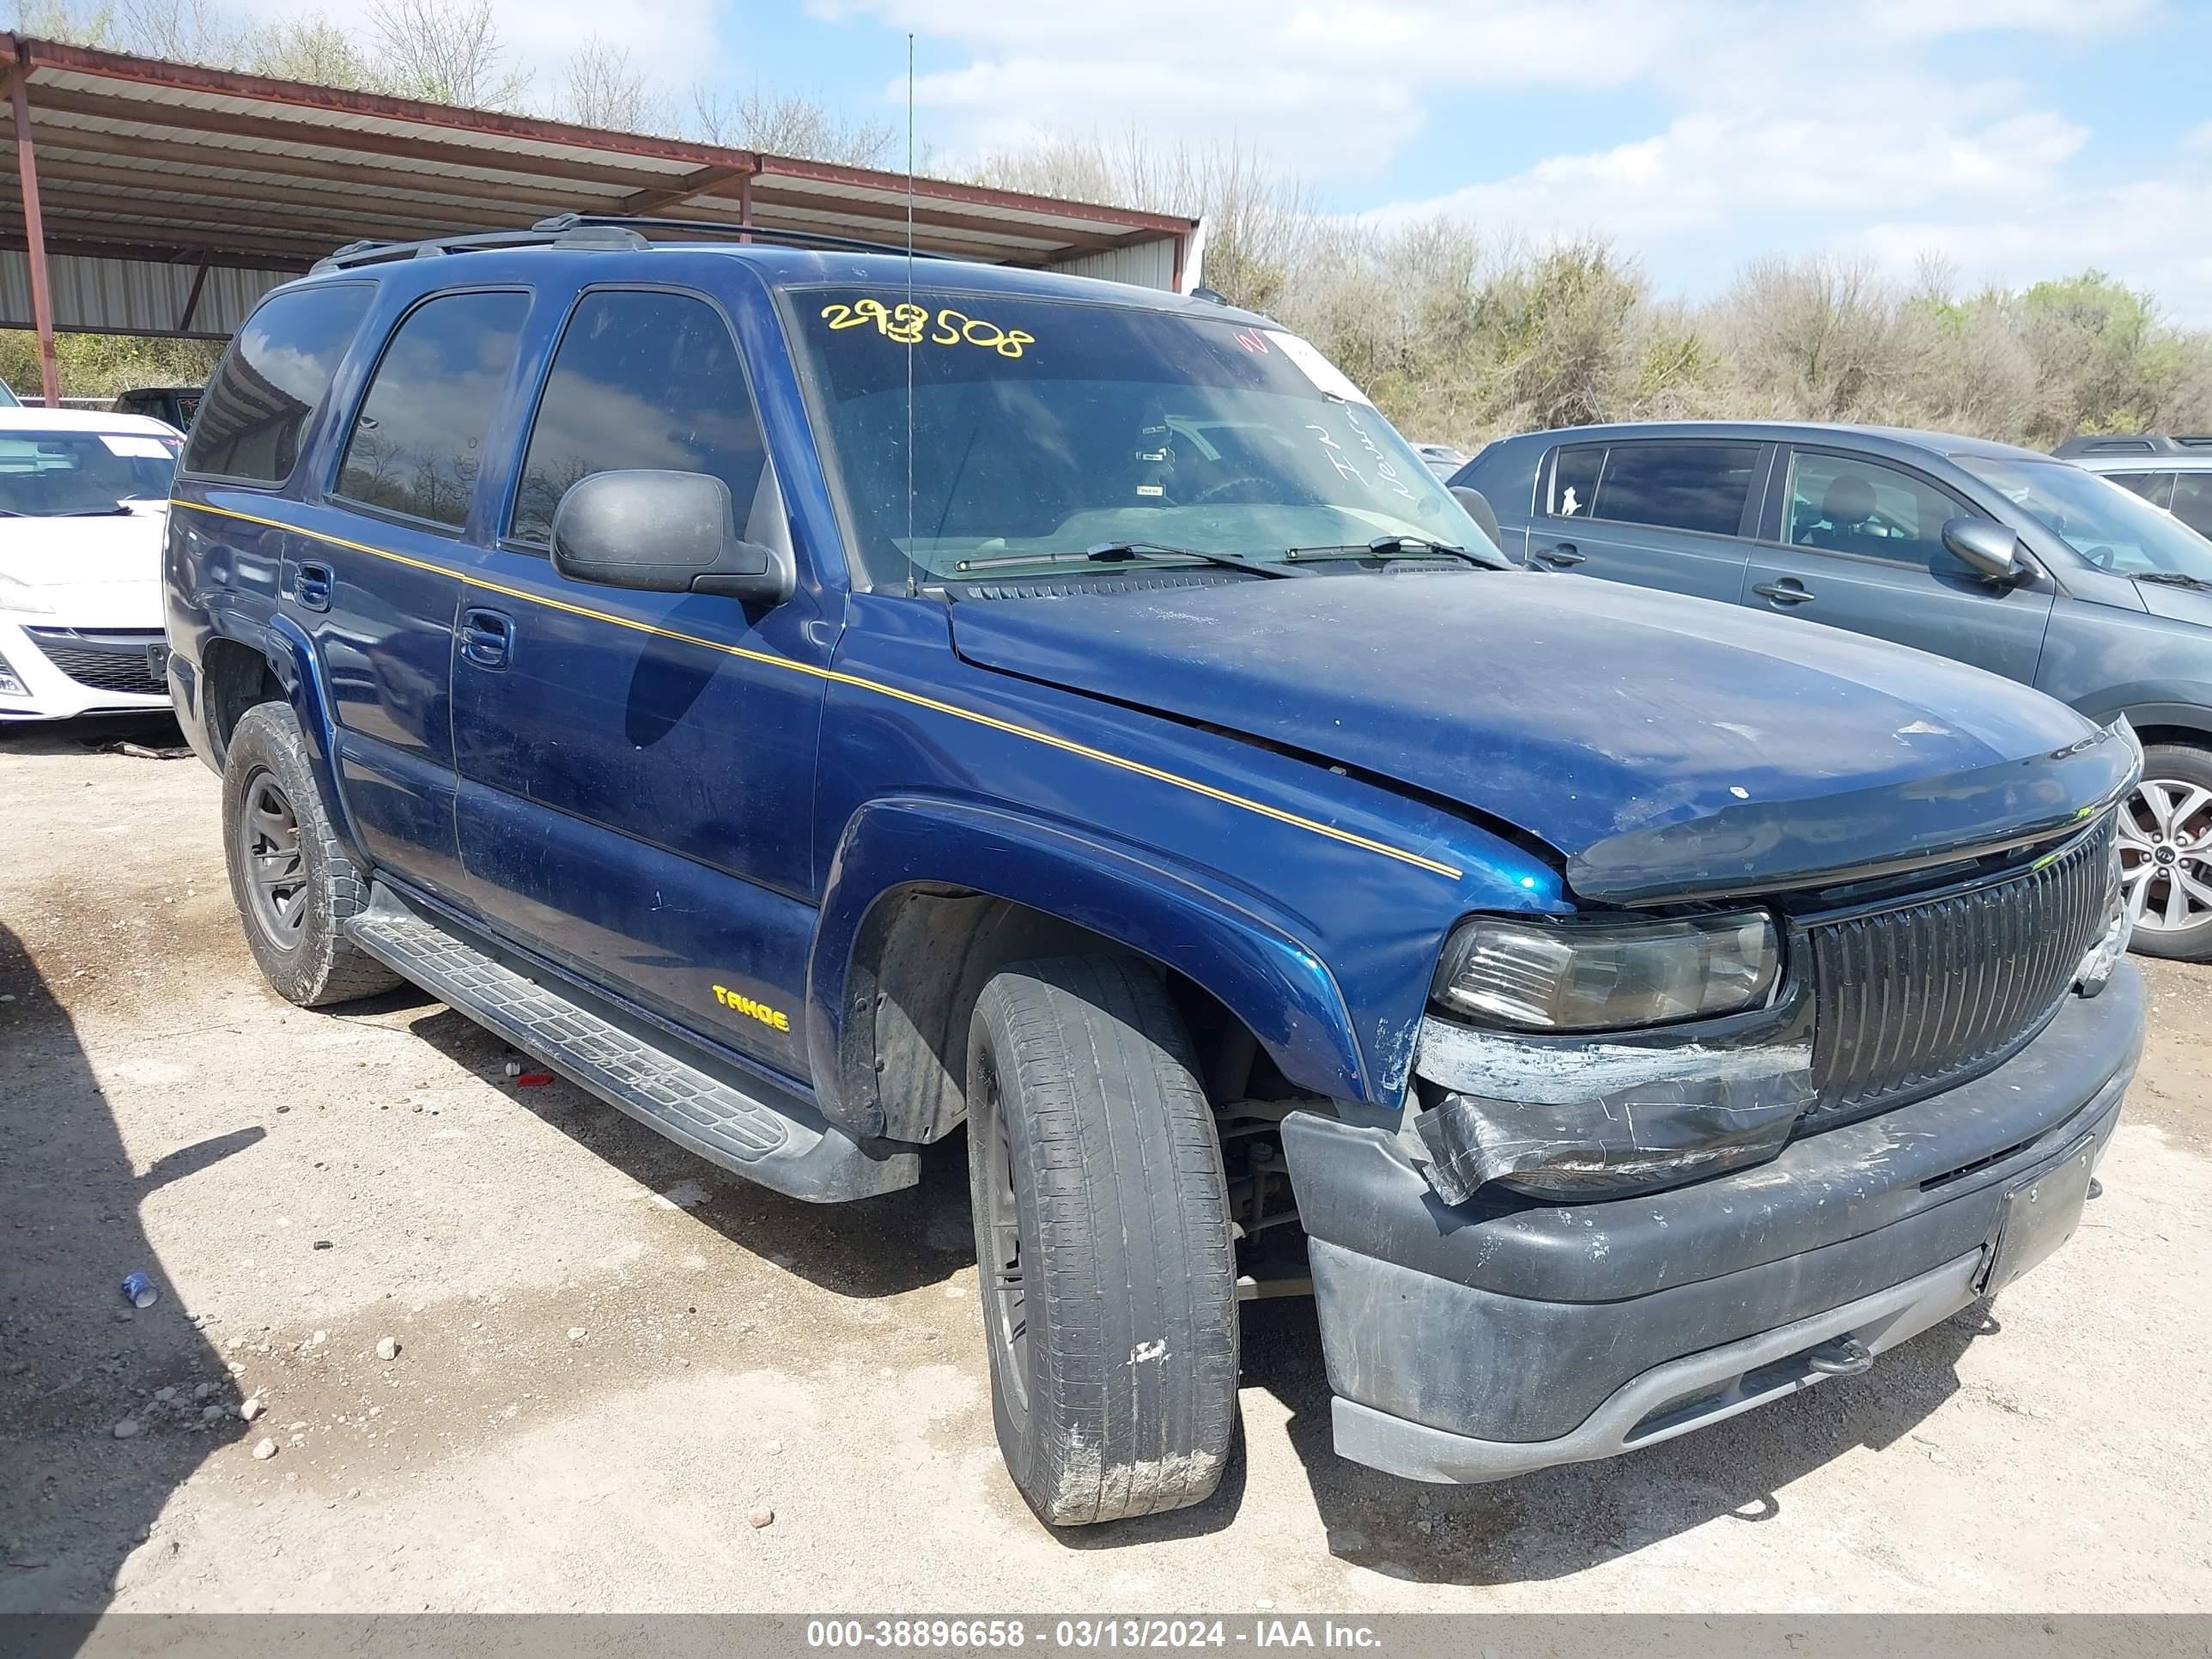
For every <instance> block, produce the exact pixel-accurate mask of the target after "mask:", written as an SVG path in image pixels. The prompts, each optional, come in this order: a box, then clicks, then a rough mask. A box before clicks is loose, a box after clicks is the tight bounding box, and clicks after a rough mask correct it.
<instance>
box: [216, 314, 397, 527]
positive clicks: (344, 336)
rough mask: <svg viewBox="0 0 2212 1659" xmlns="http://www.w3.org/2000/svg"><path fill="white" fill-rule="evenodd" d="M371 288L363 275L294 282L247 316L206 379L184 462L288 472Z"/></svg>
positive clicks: (222, 472)
mask: <svg viewBox="0 0 2212 1659" xmlns="http://www.w3.org/2000/svg"><path fill="white" fill-rule="evenodd" d="M375 292H376V289H375V287H374V284H372V283H332V284H330V285H327V286H325V287H319V288H305V289H295V290H293V291H292V292H290V293H288V294H279V295H274V296H273V297H271V298H270V300H268V301H265V302H264V304H263V305H262V306H261V307H259V308H258V310H256V311H255V312H254V313H253V314H252V316H251V317H249V318H247V319H246V326H245V327H243V328H241V329H240V330H239V331H238V336H237V337H236V338H235V339H234V340H233V341H232V342H231V344H230V349H229V350H228V351H226V352H225V353H224V354H223V358H222V363H221V364H220V365H219V366H218V367H217V368H216V372H215V378H214V380H211V381H210V382H209V386H208V392H207V397H206V400H205V407H204V408H203V409H202V410H200V412H199V416H198V418H197V419H196V420H194V421H193V422H192V434H191V442H190V443H188V444H187V445H186V446H185V457H184V470H185V471H186V472H188V473H197V474H200V475H203V476H205V477H218V478H236V479H239V480H240V481H242V482H245V483H262V484H281V483H283V482H284V481H285V480H286V479H287V478H289V477H291V476H292V469H293V468H294V467H295V466H296V465H298V464H299V459H300V448H301V444H302V442H303V441H305V438H306V434H307V427H308V424H309V423H310V422H312V421H313V419H314V416H315V411H316V410H318V409H319V408H320V407H321V406H322V403H323V399H324V398H326V397H328V396H329V395H330V389H331V380H332V378H333V377H334V376H335V375H336V374H337V371H338V364H339V363H340V362H343V360H344V357H345V354H346V349H347V347H349V345H351V344H352V343H353V337H354V335H355V334H356V331H359V329H360V327H361V319H362V316H363V315H364V314H365V313H367V312H368V302H369V301H370V299H371V298H372V297H373V296H374V294H375Z"/></svg>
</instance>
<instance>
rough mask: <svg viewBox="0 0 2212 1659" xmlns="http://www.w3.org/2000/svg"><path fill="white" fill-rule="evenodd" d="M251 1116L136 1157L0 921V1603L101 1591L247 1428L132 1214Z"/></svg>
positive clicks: (159, 1543) (66, 1601)
mask: <svg viewBox="0 0 2212 1659" xmlns="http://www.w3.org/2000/svg"><path fill="white" fill-rule="evenodd" d="M263 1133H264V1131H263V1130H262V1129H261V1128H260V1127H258V1126H253V1127H240V1128H238V1129H234V1130H231V1131H228V1132H227V1133H222V1134H218V1135H215V1136H211V1137H210V1138H208V1139H204V1140H201V1141H199V1142H197V1143H196V1144H193V1145H191V1146H181V1147H178V1148H176V1149H174V1150H173V1151H169V1152H165V1153H163V1154H162V1155H161V1157H159V1158H156V1159H155V1162H154V1163H153V1164H151V1166H150V1167H149V1168H148V1169H147V1170H144V1171H143V1173H141V1172H140V1171H139V1170H137V1169H136V1168H135V1167H134V1164H133V1161H132V1158H131V1153H130V1152H128V1151H127V1150H126V1149H125V1146H124V1144H123V1139H122V1137H121V1135H120V1133H119V1132H118V1128H117V1126H116V1123H115V1120H114V1117H113V1115H112V1113H111V1111H110V1109H109V1107H108V1103H107V1100H106V1096H105V1094H104V1093H103V1091H102V1089H101V1086H100V1081H99V1079H97V1078H96V1077H95V1076H94V1073H93V1070H92V1067H91V1065H90V1063H89V1062H88V1060H87V1058H86V1055H85V1051H84V1048H83V1045H82V1043H81V1042H80V1041H79V1039H78V1036H77V1033H76V1026H75V1024H74V1022H73V1021H72V1020H71V1019H70V1014H69V1012H68V1010H67V1009H66V1008H65V1007H64V1006H62V1005H61V1004H60V1003H59V1002H58V1000H57V999H56V998H55V996H54V995H53V993H52V990H51V988H50V987H48V985H47V984H46V981H45V979H44V977H43V976H42V975H40V972H39V970H38V968H37V966H36V965H35V964H34V963H33V962H32V960H31V958H30V956H29V953H28V952H27V951H26V950H25V949H24V947H23V945H22V943H21V940H20V939H18V938H17V936H16V935H15V933H14V932H13V931H12V930H10V929H9V927H7V926H5V925H4V924H0V1256H4V1258H5V1260H6V1264H7V1265H6V1269H5V1272H4V1273H0V1613H28V1612H40V1613H58V1612H69V1613H97V1612H99V1611H100V1610H101V1609H102V1608H104V1607H106V1606H107V1605H108V1603H109V1601H111V1600H112V1598H113V1595H114V1594H115V1592H116V1591H117V1590H118V1589H121V1588H123V1587H125V1585H127V1584H128V1583H129V1582H130V1577H131V1573H132V1572H133V1571H134V1570H135V1565H136V1561H137V1559H139V1558H145V1559H151V1558H155V1557H158V1556H160V1555H161V1554H162V1553H165V1552H166V1551H167V1550H168V1549H170V1548H173V1544H172V1543H171V1542H170V1541H168V1540H166V1539H164V1538H163V1537H162V1536H161V1533H160V1531H159V1529H158V1522H159V1520H160V1517H161V1513H162V1510H163V1508H164V1506H165V1505H166V1504H167V1502H168V1500H169V1498H170V1495H171V1494H172V1493H173V1492H174V1491H175V1490H176V1489H177V1487H178V1486H180V1485H181V1484H182V1483H183V1482H184V1481H185V1480H186V1479H188V1478H189V1477H190V1476H191V1474H192V1472H193V1471H194V1470H195V1469H197V1468H198V1467H199V1465H200V1464H201V1462H204V1460H205V1459H206V1458H208V1457H209V1456H210V1455H212V1454H214V1453H215V1452H216V1451H218V1450H219V1449H222V1447H224V1446H226V1445H228V1444H229V1443H231V1442H232V1441H234V1440H235V1439H237V1438H239V1437H240V1436H242V1435H243V1434H244V1433H245V1432H246V1425H245V1424H243V1423H242V1422H240V1420H239V1419H238V1418H237V1417H236V1416H235V1414H234V1413H233V1412H232V1411H231V1410H230V1408H231V1407H234V1406H235V1405H236V1404H237V1402H238V1394H237V1390H236V1389H235V1387H234V1383H233V1379H232V1377H231V1376H230V1373H229V1371H228V1369H227V1367H226V1366H225V1364H224V1363H223V1360H222V1356H221V1355H220V1354H219V1353H218V1352H216V1349H215V1346H213V1344H212V1343H210V1341H209V1340H207V1339H206V1337H204V1335H203V1334H202V1333H201V1331H200V1330H199V1328H197V1325H196V1323H195V1322H194V1321H193V1320H192V1318H191V1315H190V1309H191V1297H190V1296H189V1295H188V1294H187V1293H186V1291H185V1289H184V1288H183V1287H180V1286H179V1285H177V1284H175V1283H173V1281H172V1280H171V1279H170V1277H169V1275H168V1273H167V1272H166V1271H165V1270H164V1268H163V1266H162V1264H161V1261H160V1259H159V1257H158V1256H157V1255H156V1254H155V1250H154V1249H153V1247H152V1245H151V1243H149V1238H148V1235H147V1231H146V1228H145V1225H144V1223H143V1211H144V1206H146V1204H147V1202H148V1200H149V1199H150V1198H152V1197H153V1196H154V1195H155V1194H157V1193H159V1192H160V1191H161V1189H162V1188H165V1187H167V1186H168V1185H169V1184H170V1183H171V1182H176V1181H181V1180H186V1179H189V1178H190V1177H191V1176H193V1175H194V1174H196V1173H197V1172H198V1171H199V1170H204V1169H205V1168H207V1167H208V1165H210V1164H213V1163H216V1161H218V1160H220V1159H222V1158H228V1157H230V1156H232V1155H234V1153H237V1152H241V1151H243V1150H245V1149H246V1147H248V1146H252V1144H253V1143H254V1142H256V1141H258V1140H259V1139H261V1138H262V1135H263ZM134 1272H135V1273H144V1274H146V1275H147V1277H148V1278H149V1279H150V1280H151V1281H152V1283H153V1286H154V1289H155V1291H157V1292H158V1295H159V1299H158V1300H157V1301H156V1302H155V1303H154V1304H153V1305H152V1306H150V1307H148V1308H144V1309H137V1308H133V1307H132V1306H131V1304H130V1303H129V1302H128V1301H126V1300H125V1297H124V1296H123V1294H122V1291H121V1281H122V1279H123V1278H124V1276H125V1274H127V1273H134ZM202 1389H205V1391H206V1392H205V1393H204V1395H202V1394H201V1393H200V1390H202ZM164 1390H167V1391H169V1392H170V1397H169V1398H168V1399H167V1400H163V1399H161V1398H160V1397H159V1396H160V1394H161V1391H164ZM210 1406H215V1407H222V1408H223V1410H222V1413H220V1414H219V1415H218V1417H217V1418H216V1419H215V1420H212V1421H210V1420H208V1419H206V1418H205V1416H204V1413H205V1411H206V1408H207V1407H210ZM126 1423H127V1424H129V1425H132V1427H131V1429H130V1430H129V1431H127V1433H126V1434H125V1436H124V1437H118V1432H117V1431H118V1426H119V1425H125V1424H126ZM134 1552H135V1553H137V1557H134ZM86 1628H88V1626H87V1627H86Z"/></svg>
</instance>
